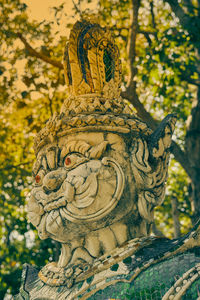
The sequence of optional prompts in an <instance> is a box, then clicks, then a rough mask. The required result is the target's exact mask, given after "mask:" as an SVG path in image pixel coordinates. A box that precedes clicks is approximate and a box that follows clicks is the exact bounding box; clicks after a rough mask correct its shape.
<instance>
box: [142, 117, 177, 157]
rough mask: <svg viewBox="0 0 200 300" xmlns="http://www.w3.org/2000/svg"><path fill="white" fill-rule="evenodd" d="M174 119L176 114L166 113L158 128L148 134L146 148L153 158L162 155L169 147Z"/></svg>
mask: <svg viewBox="0 0 200 300" xmlns="http://www.w3.org/2000/svg"><path fill="white" fill-rule="evenodd" d="M176 119H177V117H176V115H174V114H170V115H168V116H167V117H165V118H164V120H163V121H162V122H161V123H160V125H159V126H158V128H157V129H156V130H155V131H154V132H153V133H152V134H151V135H150V136H149V140H148V146H149V147H148V148H149V152H150V155H152V156H153V157H154V158H159V157H161V156H163V154H164V152H165V151H166V150H167V149H168V148H169V147H170V145H171V141H172V134H173V132H174V128H175V124H176Z"/></svg>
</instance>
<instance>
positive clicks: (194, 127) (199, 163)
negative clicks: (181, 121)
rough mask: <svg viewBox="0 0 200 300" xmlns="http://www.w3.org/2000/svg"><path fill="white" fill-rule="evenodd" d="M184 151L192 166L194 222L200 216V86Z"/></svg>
mask: <svg viewBox="0 0 200 300" xmlns="http://www.w3.org/2000/svg"><path fill="white" fill-rule="evenodd" d="M185 151H186V153H187V157H188V160H189V162H190V165H191V168H192V174H191V176H190V177H191V187H192V193H191V201H192V210H193V217H192V223H193V224H195V223H196V222H197V220H198V219H199V217H200V87H199V88H198V91H197V101H196V103H195V104H194V106H193V108H192V112H191V121H190V123H189V126H188V130H187V134H186V142H185Z"/></svg>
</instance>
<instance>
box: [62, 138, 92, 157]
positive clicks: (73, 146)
mask: <svg viewBox="0 0 200 300" xmlns="http://www.w3.org/2000/svg"><path fill="white" fill-rule="evenodd" d="M90 148H91V146H90V145H89V144H88V143H86V142H85V141H83V140H79V141H70V142H69V143H67V144H66V145H65V146H64V147H63V148H62V150H61V154H60V159H61V160H62V159H63V158H64V157H65V156H66V155H67V154H69V153H71V152H78V153H81V154H83V155H85V154H86V152H87V151H88V150H89V149H90Z"/></svg>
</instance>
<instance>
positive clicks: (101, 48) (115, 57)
mask: <svg viewBox="0 0 200 300" xmlns="http://www.w3.org/2000/svg"><path fill="white" fill-rule="evenodd" d="M63 66H64V73H65V79H66V83H67V86H68V92H69V96H68V98H67V99H65V101H64V103H63V106H62V108H61V113H60V114H59V115H55V116H54V117H53V118H51V119H50V120H49V121H48V122H47V124H46V127H45V128H43V129H42V130H41V131H40V132H39V133H38V135H37V136H36V138H35V144H34V149H35V152H36V153H37V152H38V151H39V150H40V149H41V148H42V147H43V146H44V145H45V144H48V143H50V142H53V141H56V140H57V139H58V138H59V137H61V136H64V135H67V134H70V133H75V132H82V131H110V132H116V133H124V134H126V133H129V132H131V131H134V132H138V133H141V132H142V133H143V134H145V135H149V134H150V133H151V130H150V129H149V128H148V127H147V125H146V124H145V123H144V122H142V121H141V120H140V119H139V118H138V117H137V116H136V115H135V114H134V112H133V111H132V109H131V108H130V107H129V105H128V104H127V103H126V102H125V101H124V100H123V99H122V98H121V97H120V89H119V87H120V82H121V72H120V60H119V50H118V48H117V46H116V45H115V43H114V38H113V37H112V35H111V33H110V31H109V30H108V29H107V28H102V27H100V25H99V24H96V23H92V22H90V21H87V20H83V21H81V22H79V21H78V22H76V24H75V25H74V27H73V29H72V30H71V33H70V38H69V42H68V43H67V45H66V48H65V51H64V59H63Z"/></svg>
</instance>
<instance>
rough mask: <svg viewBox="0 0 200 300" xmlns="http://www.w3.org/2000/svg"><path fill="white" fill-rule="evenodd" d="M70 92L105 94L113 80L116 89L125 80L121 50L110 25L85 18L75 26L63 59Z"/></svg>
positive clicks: (75, 93)
mask: <svg viewBox="0 0 200 300" xmlns="http://www.w3.org/2000/svg"><path fill="white" fill-rule="evenodd" d="M63 66H64V73H65V79H66V83H67V86H68V88H69V93H70V94H73V95H82V94H88V93H98V94H102V93H103V90H104V87H105V86H106V84H107V83H108V82H110V81H111V80H112V82H113V84H114V85H115V86H116V89H118V88H119V86H120V82H121V72H120V60H119V50H118V48H117V46H116V45H115V42H114V38H113V37H112V35H111V32H110V31H109V30H108V29H107V28H102V27H100V25H99V24H95V23H94V24H93V23H90V22H89V21H86V20H83V21H82V22H79V21H78V22H76V24H75V25H74V27H73V29H72V30H71V33H70V37H69V42H68V43H67V45H66V48H65V52H64V59H63Z"/></svg>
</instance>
